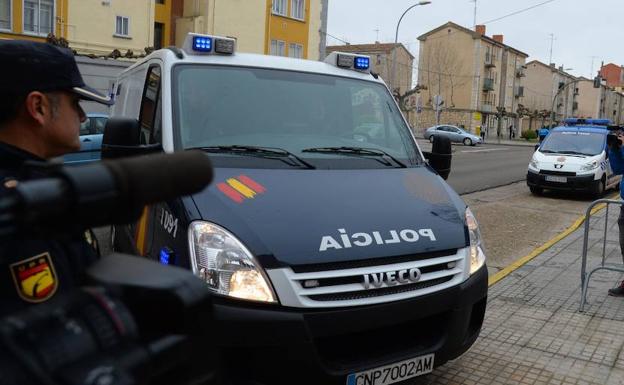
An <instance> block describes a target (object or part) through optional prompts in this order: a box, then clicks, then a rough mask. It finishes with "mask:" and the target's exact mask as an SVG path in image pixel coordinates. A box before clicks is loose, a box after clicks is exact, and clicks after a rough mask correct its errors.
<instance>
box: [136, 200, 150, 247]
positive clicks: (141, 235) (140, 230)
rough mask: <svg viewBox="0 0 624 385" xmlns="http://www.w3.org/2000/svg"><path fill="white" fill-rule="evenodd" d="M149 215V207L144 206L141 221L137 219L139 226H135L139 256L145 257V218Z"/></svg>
mask: <svg viewBox="0 0 624 385" xmlns="http://www.w3.org/2000/svg"><path fill="white" fill-rule="evenodd" d="M148 214H149V207H148V206H145V207H144V208H143V214H142V215H141V219H139V224H138V226H137V243H136V245H137V250H138V251H139V254H140V255H145V234H146V233H147V231H146V230H147V216H148Z"/></svg>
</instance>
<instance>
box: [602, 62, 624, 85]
mask: <svg viewBox="0 0 624 385" xmlns="http://www.w3.org/2000/svg"><path fill="white" fill-rule="evenodd" d="M600 76H601V77H602V78H603V79H604V80H606V82H607V87H611V88H614V89H616V90H617V91H619V92H622V91H624V66H621V65H617V64H613V63H609V64H606V65H603V66H602V68H600Z"/></svg>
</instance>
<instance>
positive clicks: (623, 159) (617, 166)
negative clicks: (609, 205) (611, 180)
mask: <svg viewBox="0 0 624 385" xmlns="http://www.w3.org/2000/svg"><path fill="white" fill-rule="evenodd" d="M623 142H624V136H623V135H622V134H621V133H620V134H618V137H617V140H615V141H609V140H607V143H608V145H609V164H610V165H611V169H612V170H613V173H614V174H615V175H622V174H624V147H623V146H622V143H623ZM620 199H623V200H624V179H622V181H621V182H620ZM618 231H619V238H620V253H621V254H622V262H623V263H624V206H622V205H621V206H620V216H619V218H618ZM609 295H611V296H615V297H624V281H622V282H621V283H620V285H619V286H617V287H614V288H613V289H609Z"/></svg>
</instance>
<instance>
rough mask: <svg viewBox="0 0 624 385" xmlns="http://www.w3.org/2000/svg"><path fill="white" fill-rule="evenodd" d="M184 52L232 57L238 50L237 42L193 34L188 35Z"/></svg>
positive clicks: (224, 38)
mask: <svg viewBox="0 0 624 385" xmlns="http://www.w3.org/2000/svg"><path fill="white" fill-rule="evenodd" d="M182 50H183V51H184V52H186V53H187V54H189V55H215V54H221V55H232V54H233V53H234V51H235V50H236V40H235V39H232V38H229V37H223V36H212V35H202V34H199V33H192V32H191V33H189V34H188V35H186V39H184V44H183V45H182Z"/></svg>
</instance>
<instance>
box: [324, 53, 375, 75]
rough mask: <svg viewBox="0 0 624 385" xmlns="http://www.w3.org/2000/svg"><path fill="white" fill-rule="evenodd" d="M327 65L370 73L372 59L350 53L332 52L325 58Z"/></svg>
mask: <svg viewBox="0 0 624 385" xmlns="http://www.w3.org/2000/svg"><path fill="white" fill-rule="evenodd" d="M325 63H327V64H331V65H333V66H336V67H340V68H344V69H350V70H356V71H362V72H370V57H369V56H364V55H356V54H353V53H348V52H332V53H330V54H329V55H328V56H327V57H326V58H325Z"/></svg>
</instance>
